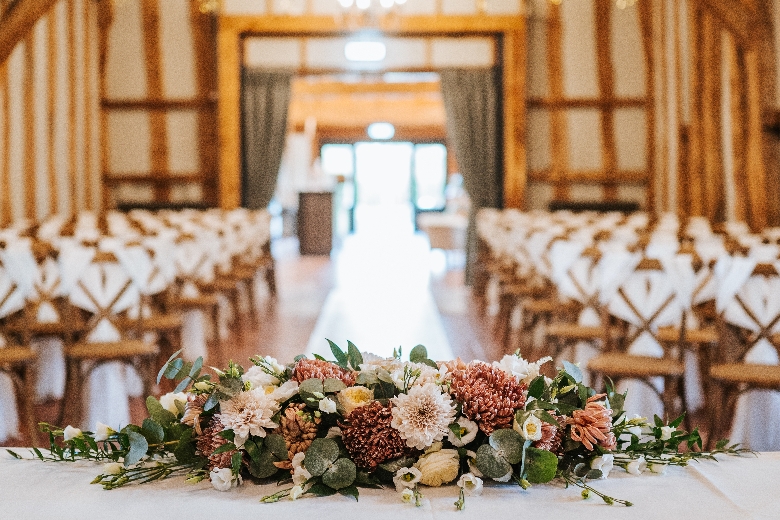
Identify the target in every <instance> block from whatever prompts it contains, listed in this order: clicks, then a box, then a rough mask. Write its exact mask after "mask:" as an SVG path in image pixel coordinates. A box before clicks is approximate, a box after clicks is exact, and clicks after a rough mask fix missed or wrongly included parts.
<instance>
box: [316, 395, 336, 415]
mask: <svg viewBox="0 0 780 520" xmlns="http://www.w3.org/2000/svg"><path fill="white" fill-rule="evenodd" d="M318 408H319V409H320V411H321V412H325V413H336V402H335V401H334V400H333V399H331V398H330V397H326V398H325V399H320V404H319V406H318Z"/></svg>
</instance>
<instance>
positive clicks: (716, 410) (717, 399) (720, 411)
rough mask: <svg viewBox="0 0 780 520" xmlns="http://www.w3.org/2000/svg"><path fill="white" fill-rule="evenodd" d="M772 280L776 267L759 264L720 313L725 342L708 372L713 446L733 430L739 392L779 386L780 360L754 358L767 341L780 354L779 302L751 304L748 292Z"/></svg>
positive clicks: (710, 441)
mask: <svg viewBox="0 0 780 520" xmlns="http://www.w3.org/2000/svg"><path fill="white" fill-rule="evenodd" d="M769 279H772V280H773V281H774V282H775V283H777V281H780V274H778V271H777V268H776V267H775V266H774V265H772V264H758V265H756V266H755V268H754V269H753V271H752V273H751V276H750V278H749V279H748V281H747V282H746V284H745V285H744V286H743V287H742V288H741V289H740V290H739V291H738V292H737V293H736V294H735V295H734V296H733V298H732V299H731V301H730V302H729V303H728V304H727V306H726V307H725V308H724V309H723V311H722V312H721V313H720V315H719V333H720V335H721V336H722V341H721V342H720V343H719V344H718V347H719V348H718V350H717V352H716V353H715V354H714V355H713V356H712V358H711V364H710V366H709V371H708V375H709V382H710V395H711V396H712V404H711V405H710V408H711V414H710V432H711V434H710V437H709V442H708V444H710V445H713V444H714V441H715V440H717V439H720V438H722V437H724V436H725V435H727V434H728V431H729V430H730V428H731V426H732V421H733V419H734V414H735V409H736V404H737V399H738V398H739V396H740V395H742V394H744V393H745V392H748V391H750V390H778V391H780V365H778V364H761V363H760V362H756V361H755V360H752V359H750V358H749V356H750V354H751V352H753V350H754V348H756V347H757V346H758V344H759V342H762V340H763V341H765V342H766V343H768V344H769V345H771V348H773V349H774V351H775V352H774V353H775V354H776V355H777V357H778V358H780V306H777V305H776V304H775V307H777V308H774V309H773V308H772V307H771V306H770V304H769V302H768V301H766V300H764V301H759V302H755V301H754V303H756V306H751V305H750V303H749V301H750V300H749V299H748V293H749V292H750V291H751V290H753V289H756V288H758V287H757V285H759V286H764V287H768V285H767V284H768V281H769ZM751 283H752V284H754V286H753V287H751ZM762 306H764V308H761V307H762ZM764 412H765V413H769V411H768V410H766V411H764Z"/></svg>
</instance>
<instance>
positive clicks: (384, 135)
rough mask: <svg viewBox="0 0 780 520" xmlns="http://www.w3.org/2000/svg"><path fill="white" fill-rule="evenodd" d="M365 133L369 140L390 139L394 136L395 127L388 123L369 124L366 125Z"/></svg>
mask: <svg viewBox="0 0 780 520" xmlns="http://www.w3.org/2000/svg"><path fill="white" fill-rule="evenodd" d="M367 132H368V137H370V138H371V139H377V140H380V139H392V138H393V136H394V135H395V127H394V126H393V125H392V124H390V123H371V124H370V125H368V129H367Z"/></svg>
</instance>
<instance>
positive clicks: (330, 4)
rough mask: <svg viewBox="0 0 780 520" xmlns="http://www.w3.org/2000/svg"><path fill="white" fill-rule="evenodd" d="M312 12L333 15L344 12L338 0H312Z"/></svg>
mask: <svg viewBox="0 0 780 520" xmlns="http://www.w3.org/2000/svg"><path fill="white" fill-rule="evenodd" d="M311 12H312V14H320V15H332V16H338V15H340V14H342V13H343V10H342V8H341V4H339V3H338V1H336V2H334V1H333V0H312V2H311Z"/></svg>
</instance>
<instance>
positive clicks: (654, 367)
mask: <svg viewBox="0 0 780 520" xmlns="http://www.w3.org/2000/svg"><path fill="white" fill-rule="evenodd" d="M490 218H493V219H494V220H493V221H494V222H496V221H497V220H496V219H495V215H494V216H493V217H490ZM484 220H486V219H484V218H483V226H482V227H483V229H482V230H481V231H480V235H481V237H482V240H481V247H480V250H481V253H480V259H481V262H480V265H481V266H483V269H484V270H483V273H484V274H485V275H486V276H483V282H482V283H483V285H482V287H479V286H477V290H476V293H477V294H478V295H480V294H482V295H484V294H485V285H484V284H485V282H484V280H486V279H490V280H493V281H494V283H495V286H496V287H497V289H498V291H497V300H498V312H497V314H496V317H495V332H496V334H497V335H498V337H499V338H500V340H501V341H502V343H503V344H504V346H505V348H506V349H507V350H513V349H514V348H518V347H519V348H520V350H521V352H522V353H523V354H524V355H525V356H528V357H532V358H533V357H539V356H542V355H552V356H554V357H560V356H569V357H572V356H574V357H576V356H577V351H580V352H582V351H585V352H586V354H585V355H580V359H581V361H583V363H584V366H585V367H586V368H587V371H588V372H589V373H590V374H591V376H592V378H593V379H594V381H595V382H596V384H603V383H599V380H600V381H602V382H603V381H605V380H606V378H609V379H611V380H613V381H615V382H618V383H619V382H621V381H627V380H631V381H640V382H641V383H642V387H644V388H646V389H649V390H650V391H651V393H653V394H655V395H656V396H657V397H658V399H659V401H660V403H662V405H663V411H664V412H665V413H666V414H667V415H673V414H678V413H681V412H682V411H684V410H688V409H690V407H691V406H690V405H691V403H688V402H687V396H688V395H690V394H691V393H692V392H690V389H688V391H686V384H689V385H690V383H692V382H696V381H697V380H699V379H700V380H701V381H702V382H703V389H704V395H705V396H706V407H707V408H706V409H707V413H708V415H709V428H708V429H709V432H710V439H711V440H712V439H716V438H720V437H722V436H724V435H726V434H727V433H728V430H729V428H730V426H731V424H732V418H733V417H734V415H735V410H736V406H737V402H738V398H739V396H741V395H743V394H745V393H746V392H748V391H749V390H753V389H772V390H780V367H779V366H778V365H777V359H778V358H780V325H778V323H779V322H780V292H778V291H775V292H774V293H773V292H772V288H773V287H775V286H776V285H777V288H780V275H778V267H777V265H775V264H776V263H777V262H776V261H775V262H772V261H771V260H772V259H771V258H763V259H761V260H767V261H758V260H756V259H755V258H750V257H743V256H739V255H738V253H739V252H740V251H732V253H731V254H729V255H723V254H720V255H719V257H718V258H717V259H716V258H710V259H708V261H706V262H705V261H703V260H702V259H701V258H700V256H699V255H698V254H697V252H696V248H695V247H693V245H694V242H693V240H683V241H682V242H681V243H680V244H677V245H676V246H675V247H673V248H672V249H671V250H669V251H666V253H664V254H659V252H658V251H657V250H656V251H654V252H653V251H650V250H651V249H652V248H650V247H648V244H649V243H650V242H651V241H652V238H653V229H652V228H651V229H646V228H645V229H640V230H639V232H637V233H636V240H635V241H633V242H629V243H627V244H625V247H623V248H620V247H616V246H615V244H614V243H609V242H610V241H609V239H610V236H609V235H610V233H608V232H607V233H602V235H601V237H599V236H598V235H599V233H595V234H593V235H592V238H595V239H594V240H591V241H588V240H583V236H582V234H579V235H578V234H577V232H576V231H577V229H579V227H578V226H572V227H570V228H568V229H564V230H558V232H553V233H548V232H549V230H543V229H535V230H530V231H528V232H526V233H525V234H524V233H522V232H520V231H518V230H516V229H515V230H513V231H512V233H513V234H514V240H517V241H520V242H522V241H525V242H526V244H527V243H528V242H529V241H530V242H532V241H533V240H535V239H538V238H539V237H538V234H539V233H548V234H547V235H546V238H545V239H544V240H545V241H546V244H545V246H544V247H543V248H542V249H541V252H542V253H541V255H537V258H536V262H528V261H527V260H528V256H524V255H522V254H515V255H512V256H509V255H506V254H498V255H497V254H496V252H495V251H494V249H493V248H491V247H490V237H486V233H490V225H489V224H485V222H484ZM487 220H489V218H488V219H487ZM580 223H581V221H580ZM553 224H556V223H555V222H553ZM610 225H611V226H613V227H614V229H619V228H620V225H621V222H620V221H619V220H614V221H612V222H611V224H610ZM564 228H565V226H564ZM561 231H562V232H561ZM498 232H501V231H500V230H499V231H498ZM535 234H536V236H535ZM573 236H576V238H572V237H573ZM643 237H644V238H643ZM600 240H601V241H600ZM605 243H609V247H604V244H605ZM518 247H521V248H522V245H518ZM648 252H651V253H655V254H651V255H648ZM545 265H546V268H545ZM778 265H780V264H778ZM515 309H520V311H521V312H520V314H521V318H520V320H519V321H520V324H519V326H518V327H516V328H513V327H512V317H513V314H514V311H515ZM535 331H536V334H534V332H535ZM535 339H536V341H535ZM632 393H633V392H632ZM753 413H758V414H761V413H764V414H772V413H773V412H772V411H771V410H755V411H753ZM686 417H687V416H686ZM688 426H689V425H688ZM774 449H780V446H777V447H774Z"/></svg>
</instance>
